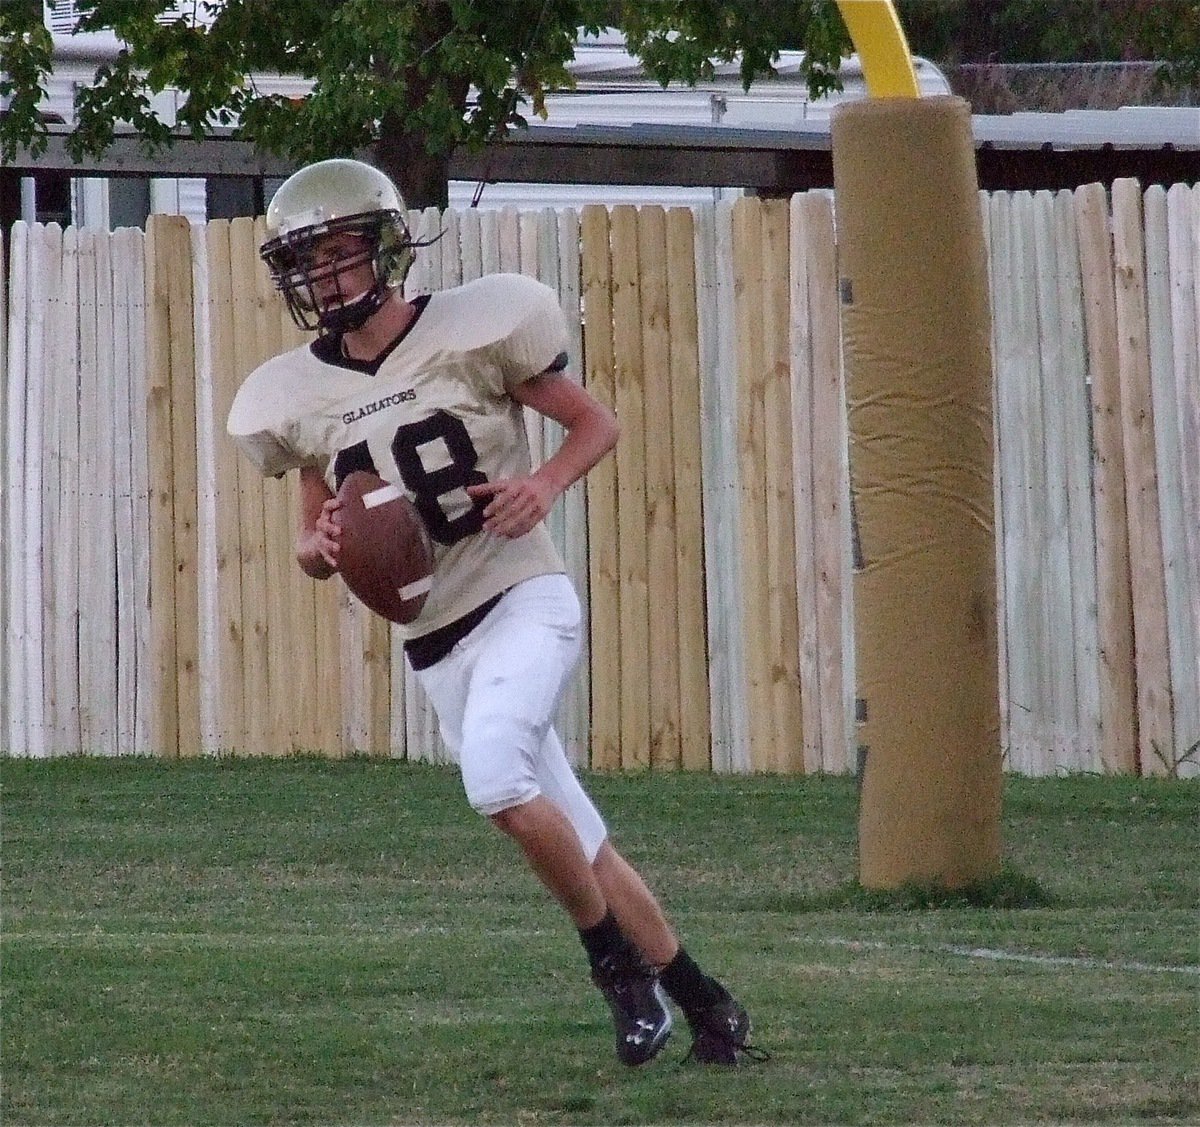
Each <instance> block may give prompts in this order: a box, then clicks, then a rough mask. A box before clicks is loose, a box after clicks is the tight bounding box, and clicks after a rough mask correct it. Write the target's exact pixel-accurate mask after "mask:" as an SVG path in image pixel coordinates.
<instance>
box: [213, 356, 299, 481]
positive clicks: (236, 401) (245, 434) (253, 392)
mask: <svg viewBox="0 0 1200 1127" xmlns="http://www.w3.org/2000/svg"><path fill="white" fill-rule="evenodd" d="M260 371H261V369H259V370H258V371H255V372H253V373H251V375H250V377H249V378H248V379H247V380H246V382H245V383H244V384H242V386H241V387H240V388H238V392H237V394H236V395H235V396H234V398H233V406H232V407H230V409H229V419H228V421H227V423H226V429H227V430H228V432H229V437H230V438H232V439H233V441H234V442H235V443H236V444H237V447H238V449H239V450H240V451H241V452H242V453H243V454H245V455H246V457H247V458H249V459H250V461H251V462H253V463H254V466H255V468H256V469H257V470H258V471H259V473H261V474H262V475H263V477H280V476H281V475H282V474H285V473H287V471H288V470H294V469H298V468H299V467H300V466H301V465H303V464H304V461H305V460H304V459H302V458H299V457H298V456H297V455H296V453H295V451H293V450H292V448H291V447H290V446H289V444H288V443H287V441H286V440H285V438H284V433H285V424H284V423H283V421H282V420H281V419H278V418H276V417H275V416H276V414H277V412H276V411H274V410H272V403H271V397H270V396H268V395H262V394H260V391H261V387H260V385H261V384H263V383H265V382H266V381H265V380H263V379H262V378H261V377H260V376H259V372H260Z"/></svg>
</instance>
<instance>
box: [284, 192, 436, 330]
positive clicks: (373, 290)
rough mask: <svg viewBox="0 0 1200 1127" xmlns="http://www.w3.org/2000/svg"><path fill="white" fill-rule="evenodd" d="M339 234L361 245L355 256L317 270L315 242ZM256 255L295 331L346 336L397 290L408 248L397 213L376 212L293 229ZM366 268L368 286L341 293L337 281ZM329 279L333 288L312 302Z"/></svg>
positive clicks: (410, 250) (406, 266)
mask: <svg viewBox="0 0 1200 1127" xmlns="http://www.w3.org/2000/svg"><path fill="white" fill-rule="evenodd" d="M340 233H347V234H352V235H355V236H358V237H359V238H360V239H361V240H362V242H363V249H362V251H361V253H359V254H357V255H351V256H350V257H344V258H339V259H334V260H331V261H329V262H327V263H322V264H320V265H317V264H316V251H317V247H318V244H319V243H320V241H321V240H322V239H325V238H327V237H328V236H330V235H335V234H340ZM261 254H262V258H263V260H264V261H265V262H266V264H267V268H268V269H269V270H270V272H271V277H272V279H273V281H274V283H275V288H276V289H277V290H279V292H280V293H281V294H283V298H284V300H285V301H286V302H287V307H288V312H289V313H290V314H291V316H292V320H293V321H294V322H295V323H296V324H297V325H298V326H299V327H300V328H302V329H307V330H310V331H311V330H313V329H315V330H317V331H318V332H320V333H322V334H325V333H348V332H353V331H354V330H355V329H358V328H361V327H362V326H363V325H364V324H365V323H366V322H367V320H368V319H369V318H370V317H371V316H372V315H373V314H374V313H376V312H377V311H378V310H379V309H380V308H381V307H382V306H383V304H384V303H385V302H386V301H387V299H388V297H389V296H390V295H391V293H392V291H393V290H395V289H398V288H400V287H401V286H403V284H404V279H405V276H406V275H407V274H408V271H409V267H411V266H412V261H413V242H412V238H411V236H410V235H409V231H408V226H407V225H406V224H405V222H404V219H403V217H402V216H401V214H400V212H399V211H395V210H380V211H370V212H364V213H362V214H359V215H347V216H343V217H341V218H338V219H331V220H328V221H326V222H318V223H313V224H311V225H308V226H302V227H297V228H295V229H294V230H291V231H289V232H288V233H287V234H282V235H279V236H277V237H276V238H273V239H269V240H268V241H267V242H265V243H264V244H263V246H262V251H261ZM368 262H369V263H370V264H371V269H372V275H373V278H374V281H373V283H372V285H371V286H370V287H369V288H368V289H367V290H366V291H364V292H361V293H357V294H345V293H343V292H342V289H341V276H342V275H343V274H344V273H345V272H346V271H348V270H351V269H353V268H354V267H356V266H360V265H363V264H365V263H368ZM329 278H332V279H334V280H335V282H336V285H337V288H336V289H335V290H334V291H333V293H332V294H330V293H329V292H328V291H326V296H325V297H324V298H318V296H317V289H316V285H317V283H320V282H323V281H325V280H326V279H329Z"/></svg>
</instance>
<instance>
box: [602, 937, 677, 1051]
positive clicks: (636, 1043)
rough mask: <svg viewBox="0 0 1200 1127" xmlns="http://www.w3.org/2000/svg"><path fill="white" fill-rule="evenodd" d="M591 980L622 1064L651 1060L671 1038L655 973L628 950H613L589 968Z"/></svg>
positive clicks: (639, 957)
mask: <svg viewBox="0 0 1200 1127" xmlns="http://www.w3.org/2000/svg"><path fill="white" fill-rule="evenodd" d="M592 981H593V982H594V983H595V984H596V986H597V987H598V988H599V990H600V993H601V994H603V995H604V998H605V1001H607V1002H608V1008H609V1009H610V1010H612V1015H613V1025H614V1026H615V1027H616V1031H617V1057H618V1058H619V1059H620V1061H621V1063H622V1064H628V1065H638V1064H645V1063H646V1062H647V1061H648V1060H653V1059H654V1057H656V1056H657V1055H658V1053H659V1050H661V1049H662V1047H663V1045H665V1044H666V1043H667V1038H668V1037H669V1036H670V1035H671V1011H670V1010H669V1009H667V1000H666V998H665V997H664V996H663V989H662V986H661V985H659V981H658V972H657V971H656V970H655V969H654V968H653V967H652V966H650V965H649V964H648V963H647V962H646V961H645V960H644V959H643V958H642V957H641V955H639V954H638V953H637V952H635V951H633V950H632V949H627V950H624V951H614V952H611V953H610V954H608V955H605V956H604V958H602V959H600V960H599V961H598V962H597V963H596V964H595V965H594V966H593V967H592Z"/></svg>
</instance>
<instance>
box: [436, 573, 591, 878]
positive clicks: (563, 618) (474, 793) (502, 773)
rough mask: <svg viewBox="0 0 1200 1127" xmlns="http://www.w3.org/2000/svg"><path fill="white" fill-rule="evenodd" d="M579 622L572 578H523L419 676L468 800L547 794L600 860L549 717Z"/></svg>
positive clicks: (482, 809) (482, 805)
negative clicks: (483, 617)
mask: <svg viewBox="0 0 1200 1127" xmlns="http://www.w3.org/2000/svg"><path fill="white" fill-rule="evenodd" d="M580 618H581V612H580V608H579V598H578V596H577V595H576V594H575V589H574V587H572V585H571V581H570V580H569V579H568V578H567V577H566V576H565V575H562V574H558V575H539V576H536V577H535V578H533V579H526V580H525V581H524V582H522V583H518V584H517V585H516V586H515V587H512V588H511V589H510V590H509V591H507V592H506V593H505V594H504V596H503V597H502V598H501V599H500V601H499V602H498V603H497V604H496V605H495V606H494V607H493V608H492V610H491V611H490V612H489V614H488V615H487V617H486V618H485V619H484V620H483V621H482V622H481V623H480V624H479V625H478V626H476V627H475V629H474V630H472V631H471V633H470V634H468V635H467V636H466V637H465V638H463V639H462V641H460V642H458V643H457V644H456V645H455V647H454V648H453V649H452V650H451V651H450V652H449V653H448V654H447V655H446V656H445V657H444V658H442V660H441V661H439V662H436V663H435V664H434V665H431V666H429V667H428V668H427V669H421V670H418V671H417V674H416V675H417V679H418V680H419V681H420V683H421V687H422V688H423V689H424V690H425V691H426V693H428V694H429V699H430V701H431V702H432V703H433V708H434V711H435V712H436V713H437V718H438V724H439V726H440V728H441V732H442V738H443V739H444V740H445V741H446V746H447V747H449V749H450V751H451V752H452V753H453V754H454V755H455V756H456V757H457V759H458V762H459V765H460V767H461V770H462V780H463V786H464V788H465V789H466V792H467V800H468V801H469V802H470V804H471V806H472V807H473V808H474V809H475V810H477V811H478V812H479V813H480V814H485V815H492V814H498V813H500V812H501V811H502V810H508V809H509V808H511V807H513V806H522V805H524V804H525V803H526V802H529V801H530V800H531V799H533V798H536V797H537V796H538V795H539V794H544V795H545V796H546V797H547V798H549V799H551V800H552V801H553V802H554V803H556V804H557V805H558V807H559V808H560V809H561V810H562V811H563V812H564V813H565V814H566V816H567V818H568V820H569V821H570V822H571V824H572V825H573V826H574V827H575V832H576V833H577V834H578V835H579V840H580V843H581V844H582V846H583V851H584V853H585V854H586V856H587V858H588V860H589V861H594V860H595V859H596V853H597V852H598V851H599V849H600V846H601V845H602V844H603V842H604V839H605V838H606V837H607V836H608V831H607V830H606V828H605V826H604V821H603V819H602V818H601V817H600V813H599V811H598V810H597V809H596V807H595V805H594V803H593V802H592V800H591V799H590V798H588V796H587V794H586V792H585V791H584V789H583V787H581V786H580V785H579V780H578V779H577V778H576V777H575V772H574V771H573V770H572V769H571V764H570V763H569V762H568V761H567V757H566V754H565V753H564V752H563V748H562V744H561V743H560V742H559V739H558V734H557V733H556V732H555V730H554V728H553V726H552V723H551V722H552V720H553V718H554V713H555V710H556V709H557V707H558V702H559V698H560V697H561V696H562V692H563V689H564V687H565V686H566V684H567V678H568V677H570V676H571V674H572V672H573V671H574V669H575V665H576V663H577V662H578V660H579V652H580V642H579V632H580Z"/></svg>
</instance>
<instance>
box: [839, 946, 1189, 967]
mask: <svg viewBox="0 0 1200 1127" xmlns="http://www.w3.org/2000/svg"><path fill="white" fill-rule="evenodd" d="M815 942H818V943H822V944H824V945H825V946H828V947H845V948H847V949H849V950H852V951H855V950H870V951H915V952H918V953H921V954H938V955H958V956H960V957H961V958H965V959H986V960H988V961H990V962H995V963H1032V964H1034V965H1035V966H1043V967H1083V968H1085V969H1087V970H1121V971H1150V972H1154V973H1168V974H1200V966H1188V965H1181V966H1167V965H1165V964H1158V963H1138V962H1121V961H1114V960H1110V959H1089V958H1081V957H1078V956H1070V955H1033V954H1028V953H1025V952H1022V951H1002V950H999V949H997V948H995V947H967V946H963V945H960V944H956V943H930V944H928V945H922V944H917V943H885V942H883V941H882V940H877V939H836V938H835V939H821V940H816V941H815Z"/></svg>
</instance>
